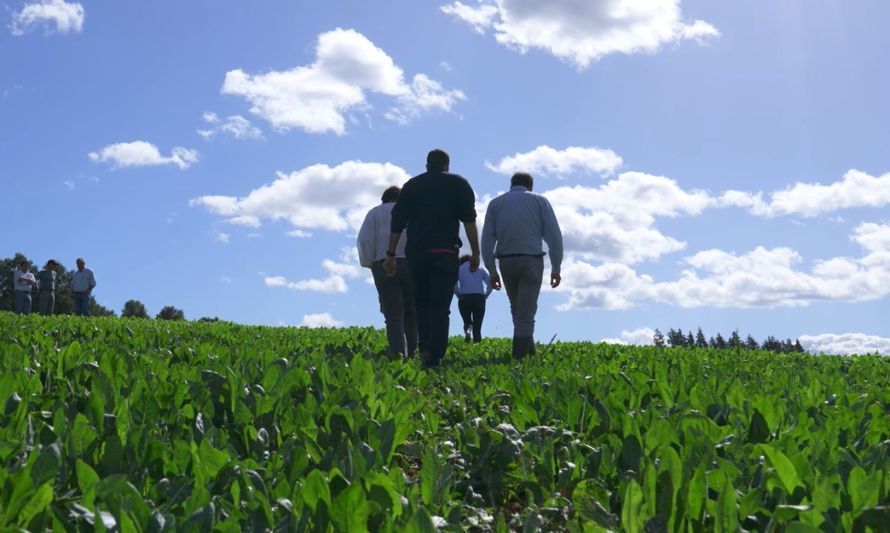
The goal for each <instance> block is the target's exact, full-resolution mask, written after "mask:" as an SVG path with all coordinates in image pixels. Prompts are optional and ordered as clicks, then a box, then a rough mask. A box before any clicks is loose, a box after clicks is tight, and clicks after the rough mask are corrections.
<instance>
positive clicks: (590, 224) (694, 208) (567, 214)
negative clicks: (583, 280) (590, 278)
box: [543, 172, 714, 264]
mask: <svg viewBox="0 0 890 533" xmlns="http://www.w3.org/2000/svg"><path fill="white" fill-rule="evenodd" d="M543 194H544V196H546V197H547V199H549V200H550V203H551V204H552V205H553V209H554V211H555V213H556V216H557V218H558V219H559V222H560V226H561V229H562V233H563V238H564V241H565V248H566V251H567V252H570V253H574V254H575V255H577V256H578V257H580V258H583V259H586V260H599V261H607V262H619V263H627V264H632V263H638V262H641V261H647V260H653V259H657V258H658V257H661V256H662V255H664V254H667V253H671V252H676V251H679V250H682V249H683V248H685V246H686V243H684V242H681V241H678V240H676V239H674V238H672V237H668V236H666V235H663V234H662V233H661V232H659V231H658V230H657V229H656V228H655V220H656V217H677V216H681V215H698V214H700V213H701V212H702V211H703V210H704V209H706V208H708V207H711V206H713V205H714V199H713V198H711V196H710V195H708V194H707V193H706V192H704V191H698V190H692V191H686V190H684V189H682V188H681V187H680V186H679V185H677V182H676V181H674V180H672V179H669V178H666V177H664V176H653V175H651V174H645V173H642V172H623V173H622V174H620V175H619V176H618V177H617V178H616V179H613V180H611V181H609V182H607V183H605V184H603V185H601V186H600V187H586V186H582V185H577V186H574V187H559V188H556V189H553V190H550V191H546V192H544V193H543Z"/></svg>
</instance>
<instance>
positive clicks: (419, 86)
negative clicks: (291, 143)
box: [222, 28, 465, 135]
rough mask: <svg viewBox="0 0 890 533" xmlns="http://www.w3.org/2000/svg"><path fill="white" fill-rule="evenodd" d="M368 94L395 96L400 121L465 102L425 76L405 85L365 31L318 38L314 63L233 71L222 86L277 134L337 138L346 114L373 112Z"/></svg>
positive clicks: (337, 32)
mask: <svg viewBox="0 0 890 533" xmlns="http://www.w3.org/2000/svg"><path fill="white" fill-rule="evenodd" d="M366 91H367V92H371V93H377V94H380V95H383V96H387V97H391V98H395V99H396V101H397V105H396V106H395V107H394V108H393V109H391V110H390V111H388V112H387V113H386V116H387V117H388V118H390V119H392V120H397V121H400V122H401V121H406V120H408V119H410V118H412V117H415V116H418V115H419V114H421V113H424V112H428V111H432V110H440V111H450V110H451V108H452V106H454V104H455V103H457V101H458V100H462V99H464V98H465V96H464V95H463V93H461V92H460V91H457V90H445V89H444V88H443V87H442V86H441V84H439V83H438V82H436V81H434V80H432V79H430V78H429V77H427V76H426V75H423V74H417V75H415V76H414V77H413V80H412V83H411V84H407V83H406V82H405V78H404V72H403V71H402V69H401V68H399V67H398V66H397V65H396V64H395V62H394V61H393V59H392V58H391V57H390V56H389V55H387V54H386V52H384V51H383V50H382V49H380V48H378V47H377V46H376V45H375V44H374V43H373V42H371V41H370V40H369V39H368V38H367V37H365V36H364V35H362V34H361V33H359V32H357V31H355V30H344V29H339V28H338V29H336V30H333V31H329V32H326V33H322V34H321V35H319V36H318V44H317V46H316V58H315V62H314V63H312V64H311V65H308V66H302V67H296V68H293V69H291V70H286V71H271V72H268V73H265V74H256V75H251V74H247V73H245V72H244V71H243V70H241V69H237V70H232V71H229V72H227V73H226V79H225V82H224V83H223V87H222V92H223V94H231V95H236V96H241V97H243V98H244V99H246V100H247V101H248V102H249V103H250V104H251V109H250V111H251V113H253V114H255V115H257V116H259V117H262V118H263V119H265V120H267V121H268V122H269V123H270V124H271V125H272V126H273V127H274V128H276V129H278V130H289V129H292V128H299V129H302V130H305V131H307V132H311V133H327V132H333V133H336V134H338V135H339V134H343V133H345V131H346V121H347V118H346V116H345V114H346V113H349V112H351V111H362V110H367V109H368V108H370V104H369V102H368V100H367V98H366V94H365V93H366Z"/></svg>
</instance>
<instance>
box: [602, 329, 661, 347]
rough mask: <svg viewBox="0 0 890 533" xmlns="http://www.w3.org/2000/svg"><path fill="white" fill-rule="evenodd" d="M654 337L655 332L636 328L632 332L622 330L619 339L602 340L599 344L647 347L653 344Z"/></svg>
mask: <svg viewBox="0 0 890 533" xmlns="http://www.w3.org/2000/svg"><path fill="white" fill-rule="evenodd" d="M654 335H655V330H653V329H652V328H637V329H635V330H633V331H627V330H623V331H622V332H621V338H618V339H603V340H601V341H600V342H605V343H608V344H632V345H636V346H647V345H651V344H655V341H654V340H653V338H654Z"/></svg>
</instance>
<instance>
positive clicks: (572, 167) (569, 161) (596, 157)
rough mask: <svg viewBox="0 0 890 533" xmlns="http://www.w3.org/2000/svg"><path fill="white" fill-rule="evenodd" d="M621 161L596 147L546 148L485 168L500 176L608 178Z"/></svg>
mask: <svg viewBox="0 0 890 533" xmlns="http://www.w3.org/2000/svg"><path fill="white" fill-rule="evenodd" d="M622 162H623V161H622V159H621V157H619V156H618V154H616V153H615V152H613V151H612V150H605V149H602V148H597V147H594V146H592V147H582V146H570V147H568V148H566V149H565V150H556V149H554V148H551V147H549V146H547V145H543V146H539V147H537V148H535V149H534V150H532V151H531V152H526V153H517V154H514V155H512V156H509V157H505V158H503V159H501V161H500V162H499V163H497V164H496V165H493V164H491V163H488V162H486V163H485V166H487V167H488V168H489V169H491V170H493V171H495V172H498V173H500V174H506V175H512V174H513V173H514V172H519V171H524V172H529V173H530V174H532V175H533V176H537V175H543V176H553V177H558V178H565V177H568V176H570V175H572V174H606V175H607V174H611V173H613V172H614V171H615V170H617V169H618V167H620V166H621V164H622Z"/></svg>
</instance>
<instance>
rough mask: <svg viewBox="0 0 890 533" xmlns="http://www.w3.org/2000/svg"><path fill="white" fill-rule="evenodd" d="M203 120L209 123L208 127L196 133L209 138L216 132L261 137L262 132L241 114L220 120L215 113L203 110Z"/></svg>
mask: <svg viewBox="0 0 890 533" xmlns="http://www.w3.org/2000/svg"><path fill="white" fill-rule="evenodd" d="M203 119H204V122H206V123H207V124H209V125H210V126H211V127H210V128H209V129H204V130H198V135H200V136H201V137H203V138H204V139H206V140H210V139H212V138H213V137H215V136H216V135H218V134H226V135H231V136H232V137H234V138H236V139H262V138H263V132H262V131H260V129H259V128H257V127H256V126H254V125H253V124H252V123H251V122H250V121H249V120H247V119H246V118H244V117H242V116H241V115H232V116H230V117H228V118H226V119H225V120H220V118H219V117H218V116H217V115H216V113H212V112H209V111H207V112H205V113H204V115H203Z"/></svg>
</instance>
